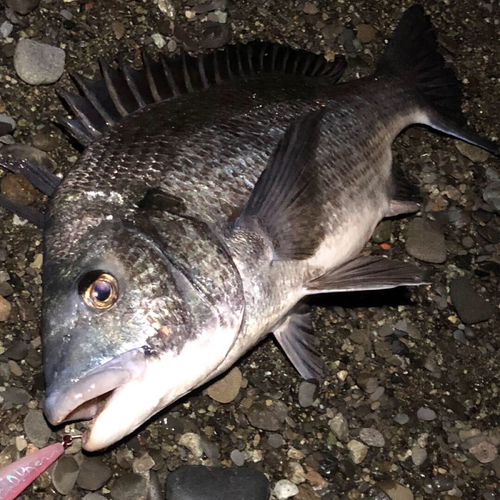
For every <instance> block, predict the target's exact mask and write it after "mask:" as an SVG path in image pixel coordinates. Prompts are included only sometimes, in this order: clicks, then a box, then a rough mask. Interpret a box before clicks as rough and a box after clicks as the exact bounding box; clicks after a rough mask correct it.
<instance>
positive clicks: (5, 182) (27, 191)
mask: <svg viewBox="0 0 500 500" xmlns="http://www.w3.org/2000/svg"><path fill="white" fill-rule="evenodd" d="M0 186H1V190H2V193H3V194H4V195H5V196H7V198H9V199H11V200H12V201H14V202H16V203H20V204H21V205H31V204H32V203H33V202H34V201H35V200H36V197H37V190H36V189H35V188H34V187H33V185H32V184H31V183H30V182H29V181H28V180H26V179H25V178H24V177H23V176H22V175H19V174H7V175H5V176H4V177H2V181H1V184H0Z"/></svg>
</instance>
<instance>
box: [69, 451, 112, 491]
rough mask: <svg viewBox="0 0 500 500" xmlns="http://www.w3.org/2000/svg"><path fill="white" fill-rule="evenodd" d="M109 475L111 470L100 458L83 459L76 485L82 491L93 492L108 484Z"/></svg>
mask: <svg viewBox="0 0 500 500" xmlns="http://www.w3.org/2000/svg"><path fill="white" fill-rule="evenodd" d="M111 474H112V473H111V469H110V468H109V467H108V465H106V464H105V463H104V462H103V461H102V460H101V459H100V458H96V457H85V460H84V461H83V463H82V465H81V469H80V474H79V476H78V480H77V484H78V486H79V487H80V488H82V489H84V490H89V491H95V490H98V489H100V488H102V487H103V486H104V485H105V484H106V483H107V482H108V480H109V478H110V477H111Z"/></svg>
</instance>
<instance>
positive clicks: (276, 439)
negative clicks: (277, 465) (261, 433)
mask: <svg viewBox="0 0 500 500" xmlns="http://www.w3.org/2000/svg"><path fill="white" fill-rule="evenodd" d="M267 442H268V443H269V446H270V447H271V448H274V449H275V450H277V449H278V448H281V447H282V446H283V445H284V444H285V440H284V439H283V436H282V435H281V434H271V435H270V436H269V437H268V438H267Z"/></svg>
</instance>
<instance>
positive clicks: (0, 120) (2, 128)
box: [0, 23, 16, 136]
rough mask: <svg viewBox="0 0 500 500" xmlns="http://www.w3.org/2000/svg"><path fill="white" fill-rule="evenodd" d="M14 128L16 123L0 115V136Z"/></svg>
mask: <svg viewBox="0 0 500 500" xmlns="http://www.w3.org/2000/svg"><path fill="white" fill-rule="evenodd" d="M4 24H5V23H4ZM2 26H3V25H2ZM0 30H1V27H0ZM15 128H16V122H15V121H14V120H13V119H12V118H11V117H10V116H8V115H5V114H3V113H2V114H0V136H2V135H7V134H10V133H11V132H12V131H13V130H14V129H15Z"/></svg>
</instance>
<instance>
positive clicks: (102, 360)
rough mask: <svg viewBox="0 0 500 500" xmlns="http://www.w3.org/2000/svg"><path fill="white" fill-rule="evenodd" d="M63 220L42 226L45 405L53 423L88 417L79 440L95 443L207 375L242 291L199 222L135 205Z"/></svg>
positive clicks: (222, 349)
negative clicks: (114, 216)
mask: <svg viewBox="0 0 500 500" xmlns="http://www.w3.org/2000/svg"><path fill="white" fill-rule="evenodd" d="M68 224H71V221H69V222H67V225H66V229H64V230H63V229H62V228H63V227H64V225H63V224H53V223H49V224H48V226H47V229H46V234H45V260H44V269H43V281H44V307H43V322H42V330H43V331H42V338H43V349H44V363H45V377H46V383H47V398H46V401H45V413H46V416H47V418H48V420H49V421H50V422H51V423H52V424H54V425H57V424H60V423H61V422H64V421H68V420H80V419H93V422H92V423H91V425H90V429H89V430H88V431H87V432H86V433H85V434H84V436H83V445H84V448H85V449H87V450H89V451H94V450H98V449H101V448H104V447H106V446H109V445H111V444H113V443H115V442H116V441H118V440H120V439H121V438H123V437H125V436H126V435H128V434H129V433H130V432H132V431H134V430H135V429H136V428H137V427H139V426H140V425H141V424H142V423H144V422H145V421H146V420H148V419H149V418H150V417H151V416H152V415H154V414H155V413H156V412H157V411H159V410H161V409H162V408H164V407H165V406H167V405H168V404H170V403H172V402H173V401H175V400H176V399H178V398H179V397H181V396H182V395H184V394H186V393H187V392H189V391H191V390H192V389H194V388H196V387H198V386H200V385H202V384H203V383H205V382H206V381H208V380H210V379H211V378H213V377H214V376H215V375H216V374H217V373H218V371H217V370H218V369H220V366H221V365H222V363H223V361H224V360H225V358H226V356H227V354H228V352H229V351H230V349H231V347H232V345H233V344H234V342H235V341H236V338H237V335H238V332H239V330H240V326H241V323H242V319H243V313H244V301H243V293H242V287H241V280H240V276H239V273H238V270H237V268H236V266H235V265H234V264H233V262H232V259H231V257H230V255H229V253H228V252H227V250H226V249H225V247H224V245H223V244H222V243H221V241H220V240H219V239H218V238H217V236H216V235H215V234H214V232H213V231H212V230H211V229H210V228H209V227H208V226H207V225H205V224H204V223H201V222H198V221H195V220H189V219H185V218H182V217H177V216H171V215H168V216H165V215H164V214H156V215H153V216H151V214H148V215H147V216H144V214H135V215H134V217H133V218H129V219H127V220H118V221H117V220H106V219H103V218H102V217H101V218H100V219H99V218H98V217H97V216H96V220H94V219H92V220H91V221H89V220H87V222H86V223H85V224H82V223H80V224H79V225H78V227H73V228H72V229H71V228H70V227H69V226H68ZM82 228H84V229H82ZM68 234H72V237H71V238H68Z"/></svg>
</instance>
